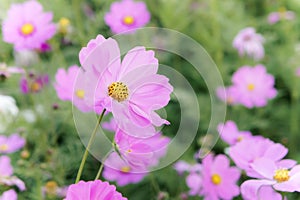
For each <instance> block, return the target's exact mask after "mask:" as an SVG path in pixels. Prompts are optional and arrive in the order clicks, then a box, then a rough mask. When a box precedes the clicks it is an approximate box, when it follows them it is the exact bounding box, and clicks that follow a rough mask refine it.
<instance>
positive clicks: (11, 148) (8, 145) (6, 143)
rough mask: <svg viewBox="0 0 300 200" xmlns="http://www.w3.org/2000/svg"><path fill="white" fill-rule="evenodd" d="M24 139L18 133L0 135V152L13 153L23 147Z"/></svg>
mask: <svg viewBox="0 0 300 200" xmlns="http://www.w3.org/2000/svg"><path fill="white" fill-rule="evenodd" d="M25 143H26V140H25V139H24V138H22V137H21V136H19V134H12V135H10V136H8V137H7V136H4V135H0V153H2V154H3V153H4V154H7V153H13V152H15V151H18V150H19V149H21V148H23V147H24V145H25Z"/></svg>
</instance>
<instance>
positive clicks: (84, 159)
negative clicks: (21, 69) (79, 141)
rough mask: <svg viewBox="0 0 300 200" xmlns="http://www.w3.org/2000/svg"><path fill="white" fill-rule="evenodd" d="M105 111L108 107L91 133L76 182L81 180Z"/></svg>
mask: <svg viewBox="0 0 300 200" xmlns="http://www.w3.org/2000/svg"><path fill="white" fill-rule="evenodd" d="M105 111H106V109H104V110H103V111H102V113H101V115H100V117H99V119H98V121H97V124H96V126H95V128H94V131H93V132H92V135H91V137H90V140H89V143H88V145H87V147H86V149H85V152H84V154H83V157H82V160H81V163H80V167H79V170H78V173H77V176H76V181H75V183H78V182H79V180H80V177H81V174H82V171H83V167H84V164H85V161H86V159H87V156H88V154H89V151H90V148H91V146H92V143H93V141H94V139H95V136H96V133H97V130H98V127H99V125H100V123H101V121H102V118H103V116H104V113H105Z"/></svg>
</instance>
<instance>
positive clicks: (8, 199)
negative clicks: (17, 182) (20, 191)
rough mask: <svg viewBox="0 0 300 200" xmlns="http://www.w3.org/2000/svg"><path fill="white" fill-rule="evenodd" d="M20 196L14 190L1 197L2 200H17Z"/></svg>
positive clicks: (4, 193)
mask: <svg viewBox="0 0 300 200" xmlns="http://www.w3.org/2000/svg"><path fill="white" fill-rule="evenodd" d="M17 199H18V195H17V193H16V192H15V191H14V190H7V191H6V192H3V194H2V195H1V196H0V200H17Z"/></svg>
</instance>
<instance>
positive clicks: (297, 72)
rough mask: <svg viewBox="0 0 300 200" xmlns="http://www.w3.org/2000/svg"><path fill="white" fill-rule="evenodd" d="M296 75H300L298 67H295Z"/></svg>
mask: <svg viewBox="0 0 300 200" xmlns="http://www.w3.org/2000/svg"><path fill="white" fill-rule="evenodd" d="M296 76H298V77H300V67H298V68H297V69H296Z"/></svg>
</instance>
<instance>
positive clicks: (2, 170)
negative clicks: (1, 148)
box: [0, 156, 14, 177]
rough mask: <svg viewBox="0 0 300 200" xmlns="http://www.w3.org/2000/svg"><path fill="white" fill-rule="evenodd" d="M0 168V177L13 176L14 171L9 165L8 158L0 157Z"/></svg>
mask: <svg viewBox="0 0 300 200" xmlns="http://www.w3.org/2000/svg"><path fill="white" fill-rule="evenodd" d="M0 166H1V167H0V177H7V176H11V175H12V174H13V172H14V170H13V167H12V166H11V164H10V158H9V157H8V156H1V157H0Z"/></svg>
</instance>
